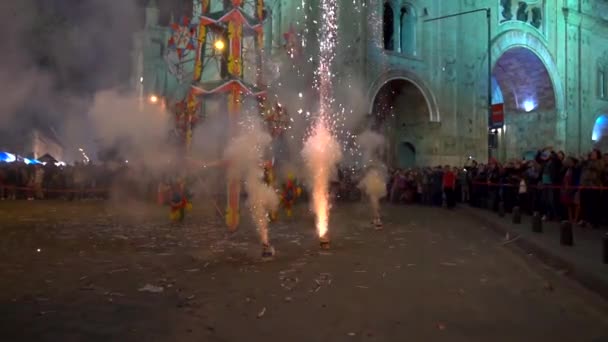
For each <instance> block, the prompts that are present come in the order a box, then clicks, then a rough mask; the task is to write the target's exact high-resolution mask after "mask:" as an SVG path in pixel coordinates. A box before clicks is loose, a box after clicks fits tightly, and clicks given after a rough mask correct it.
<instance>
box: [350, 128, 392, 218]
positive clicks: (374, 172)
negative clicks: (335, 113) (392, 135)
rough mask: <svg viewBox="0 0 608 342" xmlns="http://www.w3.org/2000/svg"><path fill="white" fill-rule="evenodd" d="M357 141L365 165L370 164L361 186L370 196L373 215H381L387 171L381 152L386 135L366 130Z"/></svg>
mask: <svg viewBox="0 0 608 342" xmlns="http://www.w3.org/2000/svg"><path fill="white" fill-rule="evenodd" d="M357 143H358V145H359V147H360V149H361V153H362V156H363V165H364V166H368V169H367V172H366V174H365V176H364V177H363V179H361V181H360V182H359V188H360V189H361V190H362V191H363V192H365V194H366V195H367V197H368V198H369V201H370V205H371V209H372V215H373V216H374V217H379V215H380V199H381V198H382V197H384V196H386V180H387V173H386V170H385V167H384V165H383V163H382V162H381V161H380V153H381V151H382V147H383V146H384V137H383V136H381V135H380V134H378V133H376V132H372V131H365V132H363V133H362V134H361V135H359V137H358V138H357Z"/></svg>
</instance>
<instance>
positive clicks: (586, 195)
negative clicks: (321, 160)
mask: <svg viewBox="0 0 608 342" xmlns="http://www.w3.org/2000/svg"><path fill="white" fill-rule="evenodd" d="M142 168H143V169H142ZM163 179H164V178H163V176H162V175H159V174H158V172H157V173H156V174H155V173H154V172H150V171H149V170H145V167H144V166H142V165H139V166H138V165H129V164H127V163H114V164H113V163H106V164H94V163H87V164H83V163H76V164H74V165H63V166H56V165H54V164H52V163H49V164H47V165H25V164H23V163H0V199H8V200H15V199H27V200H34V199H45V198H50V199H60V198H63V199H69V200H72V199H86V198H107V197H108V194H109V193H110V190H111V189H112V188H114V189H119V190H120V191H122V192H123V193H128V194H129V195H130V196H137V197H141V198H147V199H153V198H155V196H156V193H157V191H158V187H159V182H160V181H161V180H163ZM160 183H161V184H162V182H160ZM357 183H358V182H357V176H356V173H355V174H351V173H347V172H340V176H339V181H338V182H335V183H334V184H332V189H333V190H332V192H335V193H336V195H337V196H336V197H337V198H340V199H342V200H359V199H361V197H362V195H361V192H360V190H359V189H358V188H357ZM386 200H387V201H390V202H392V203H412V204H414V203H417V204H421V205H429V206H437V207H442V206H443V207H447V208H448V209H452V208H454V207H455V206H456V204H457V203H458V202H460V203H467V204H470V205H472V206H474V207H480V208H481V207H483V208H488V209H491V210H498V208H499V206H502V207H503V208H504V210H505V211H506V212H510V211H512V209H513V208H514V207H520V208H521V210H522V211H523V212H524V213H528V214H532V213H535V212H538V213H539V214H540V215H542V216H543V219H544V220H569V221H570V222H572V223H573V224H578V225H581V226H591V227H597V226H599V225H602V224H606V223H608V154H604V155H602V154H601V152H600V151H598V150H593V151H592V152H590V153H589V154H588V155H585V156H581V157H574V156H567V155H565V154H564V153H563V152H561V151H554V150H553V149H551V148H545V149H543V150H540V151H538V153H537V155H536V157H535V158H534V159H533V160H512V161H509V162H506V163H504V164H501V163H499V162H498V161H496V160H494V159H491V160H490V162H489V163H487V164H481V163H477V162H476V161H474V160H469V162H468V163H467V165H464V166H459V167H453V166H437V167H425V168H411V169H396V170H390V171H389V177H388V182H387V198H386Z"/></svg>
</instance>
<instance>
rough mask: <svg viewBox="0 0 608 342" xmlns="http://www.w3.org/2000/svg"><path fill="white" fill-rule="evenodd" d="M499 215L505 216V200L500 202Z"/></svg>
mask: <svg viewBox="0 0 608 342" xmlns="http://www.w3.org/2000/svg"><path fill="white" fill-rule="evenodd" d="M498 216H499V217H505V202H503V201H500V202H498Z"/></svg>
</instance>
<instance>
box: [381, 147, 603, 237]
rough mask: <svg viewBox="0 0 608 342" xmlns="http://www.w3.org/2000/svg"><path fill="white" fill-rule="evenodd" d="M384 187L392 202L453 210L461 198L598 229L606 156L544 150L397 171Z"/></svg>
mask: <svg viewBox="0 0 608 342" xmlns="http://www.w3.org/2000/svg"><path fill="white" fill-rule="evenodd" d="M387 190H388V200H389V201H390V202H393V203H419V204H424V205H432V206H446V207H447V208H453V207H454V206H455V203H456V202H462V203H468V204H470V205H472V206H475V207H480V208H481V207H483V208H488V209H491V210H495V211H497V210H498V208H499V205H500V206H503V207H504V210H505V211H506V212H510V211H512V209H513V208H514V207H520V208H521V210H522V211H523V212H525V213H529V214H532V213H534V212H538V213H539V214H540V215H542V217H543V220H568V221H570V222H572V223H573V224H578V225H580V226H591V227H598V226H599V225H602V224H606V223H608V154H604V155H602V153H601V152H600V151H599V150H593V151H592V152H590V153H589V154H587V155H585V156H579V157H574V156H567V155H566V154H565V153H563V152H561V151H554V150H553V149H551V148H545V149H543V150H540V151H538V153H537V155H536V158H534V159H533V160H512V161H509V162H507V163H504V164H501V163H499V162H497V161H496V160H493V159H492V160H490V162H489V163H488V164H479V163H477V162H475V161H473V160H471V161H470V162H469V163H468V165H465V166H464V167H450V166H444V167H435V168H413V169H408V170H403V169H399V170H394V171H392V172H391V176H390V177H389V181H388V184H387Z"/></svg>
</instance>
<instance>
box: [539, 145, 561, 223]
mask: <svg viewBox="0 0 608 342" xmlns="http://www.w3.org/2000/svg"><path fill="white" fill-rule="evenodd" d="M537 161H538V163H539V164H540V165H541V173H540V174H541V181H540V182H541V186H542V189H541V196H542V202H543V203H544V207H543V209H542V211H543V220H554V219H557V218H558V217H559V213H558V206H557V203H556V201H555V200H556V193H557V192H556V190H557V188H556V187H557V186H559V183H560V171H561V169H562V162H561V160H560V157H559V155H558V154H557V153H556V152H555V151H553V149H552V148H545V149H543V150H542V151H539V153H538V157H537Z"/></svg>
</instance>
